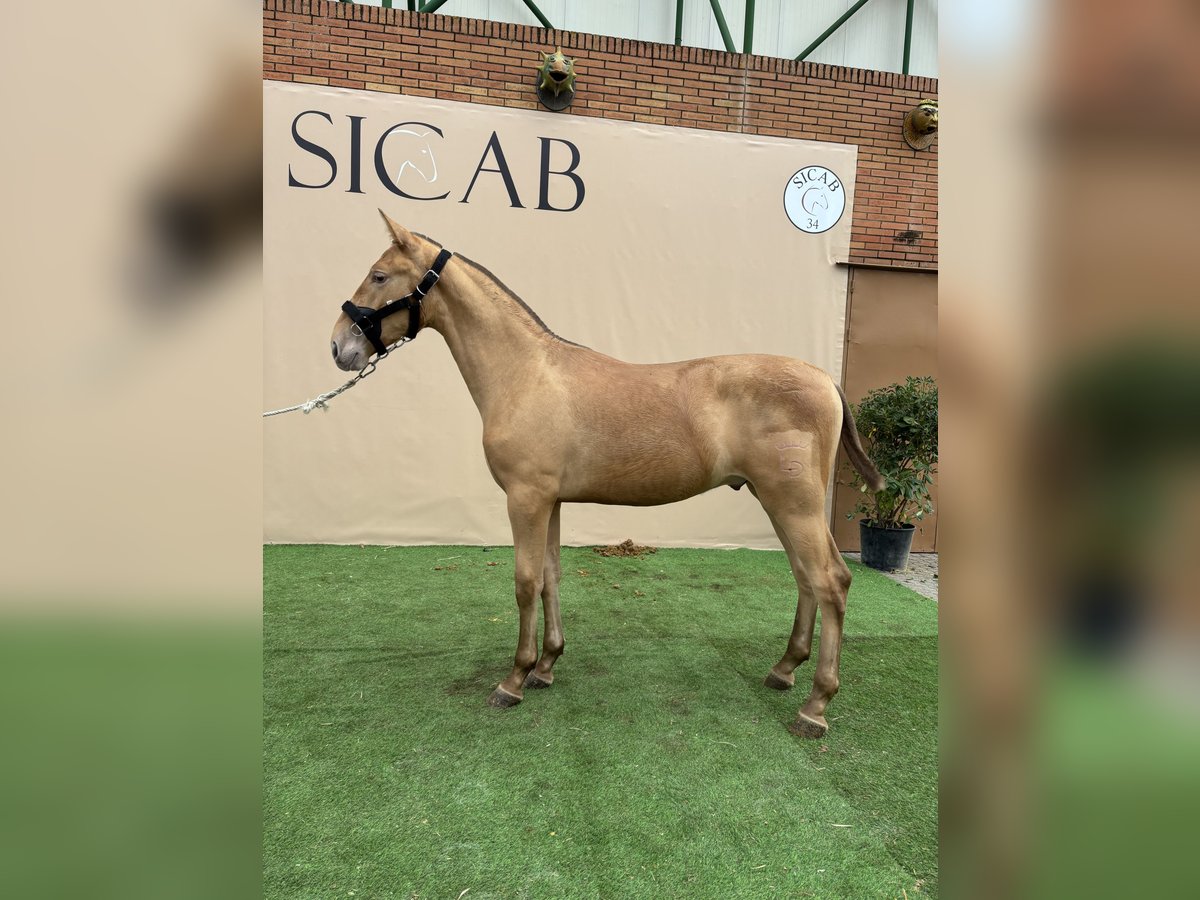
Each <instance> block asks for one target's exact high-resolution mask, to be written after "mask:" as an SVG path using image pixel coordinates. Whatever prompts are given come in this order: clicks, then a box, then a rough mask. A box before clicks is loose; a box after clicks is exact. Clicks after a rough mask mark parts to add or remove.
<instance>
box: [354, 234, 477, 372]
mask: <svg viewBox="0 0 1200 900" xmlns="http://www.w3.org/2000/svg"><path fill="white" fill-rule="evenodd" d="M453 255H454V254H453V253H451V252H450V251H449V250H443V251H442V252H441V253H439V254H438V255H437V259H435V260H434V261H433V265H432V266H431V267H430V269H429V271H428V272H426V273H425V277H424V278H422V279H421V283H420V284H418V285H417V286H416V287H415V288H413V292H412V293H411V294H405V295H404V296H403V297H401V298H399V299H398V300H389V301H388V302H387V303H385V304H384V305H383V306H381V307H380V308H379V309H371V308H370V307H367V306H355V305H354V303H353V302H352V301H350V300H347V301H346V302H345V303H343V304H342V312H344V313H345V314H346V315H347V316H349V317H350V321H351V322H353V323H354V324H353V325H351V326H350V330H351V331H352V332H353V333H354V334H361V335H363V336H365V337H366V339H367V340H368V341H370V342H371V346H372V347H374V348H375V352H376V353H378V354H379V355H380V356H386V355H387V352H388V348H387V345H386V344H384V343H383V320H384V319H386V318H387V317H388V316H390V315H394V314H395V313H398V312H400V310H402V309H407V310H409V311H410V314H409V317H408V333H407V334H406V335H405V336H404V340H406V341H411V340H412V339H413V338H415V337H416V336H417V332H418V331H420V330H421V301H422V300H423V299H424V298H425V295H426V294H428V293H429V292H430V291H432V290H433V286H434V285H435V284H437V283H438V279H439V278H441V277H442V269H443V268H444V267H445V265H446V262H447V261H448V260H449V259H450V257H451V256H453Z"/></svg>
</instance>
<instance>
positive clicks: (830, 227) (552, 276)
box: [220, 82, 857, 547]
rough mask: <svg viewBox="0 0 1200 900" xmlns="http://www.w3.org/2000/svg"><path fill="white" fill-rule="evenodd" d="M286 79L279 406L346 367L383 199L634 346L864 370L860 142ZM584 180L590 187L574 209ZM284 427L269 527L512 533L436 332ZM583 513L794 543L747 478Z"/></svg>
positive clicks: (576, 525)
mask: <svg viewBox="0 0 1200 900" xmlns="http://www.w3.org/2000/svg"><path fill="white" fill-rule="evenodd" d="M580 89H581V90H587V86H586V83H584V84H581V86H580ZM264 92H265V96H264V98H263V99H264V102H263V116H264V129H265V134H264V154H265V157H264V165H265V170H264V188H263V202H264V206H265V209H264V214H265V215H264V235H263V251H264V295H265V311H264V326H265V363H264V365H265V372H264V393H265V397H264V403H265V404H266V405H265V407H264V408H265V409H274V408H277V407H281V406H286V405H290V404H293V403H298V402H300V401H301V400H304V399H307V398H309V397H313V396H315V395H316V394H318V393H321V392H323V391H327V390H330V389H331V388H333V387H335V386H336V385H338V384H341V383H342V381H344V380H345V378H346V376H345V374H344V373H342V372H341V371H339V370H338V369H337V368H335V366H334V364H333V360H332V358H331V356H330V351H329V337H330V332H331V330H332V328H333V323H334V320H335V319H336V317H337V315H338V313H339V307H340V306H341V303H342V301H344V300H346V299H348V298H349V297H350V295H351V294H352V293H353V292H354V290H355V288H356V287H357V285H358V284H359V282H360V281H361V280H362V279H363V278H364V277H365V276H366V274H367V272H368V270H369V267H370V265H371V263H372V262H374V260H375V259H376V258H377V257H378V256H379V255H380V254H381V253H382V252H383V250H384V249H385V248H386V246H387V243H388V239H387V237H386V236H385V232H384V228H383V225H382V223H381V221H380V219H379V216H378V214H377V213H376V211H375V210H376V208H377V207H382V208H383V209H384V211H386V212H387V213H388V214H389V215H390V216H391V217H392V218H394V219H396V220H397V221H399V222H401V223H402V224H404V225H406V226H408V227H409V228H412V229H414V230H416V231H420V232H422V233H424V234H427V235H429V236H430V237H432V238H434V239H436V240H438V241H440V242H441V243H443V244H444V245H445V246H446V247H448V248H449V249H451V250H455V251H459V252H461V253H463V254H464V255H466V256H468V257H470V258H471V259H473V260H475V261H476V262H478V263H479V264H481V265H483V266H486V267H487V268H489V269H491V270H492V271H493V272H494V273H495V274H496V275H497V277H499V278H500V279H501V280H503V281H504V282H505V283H506V284H507V285H508V286H509V288H511V289H512V290H513V291H515V292H516V293H517V294H518V295H519V296H520V297H521V298H522V299H524V300H525V302H526V303H527V304H528V305H529V306H531V307H532V308H533V309H534V310H536V311H537V312H538V313H539V315H540V316H541V317H542V319H543V320H545V322H546V324H547V325H549V326H550V328H551V329H552V330H554V331H555V332H556V333H558V334H560V335H562V336H563V337H566V338H569V339H571V340H573V341H576V342H578V343H581V344H585V345H587V346H589V347H593V348H595V349H596V350H600V351H602V352H604V353H607V354H610V355H612V356H616V357H619V358H621V359H626V360H630V361H634V362H662V361H668V360H676V359H688V358H693V357H698V356H709V355H716V354H723V353H747V352H756V353H779V354H783V355H787V356H794V357H797V358H800V359H804V360H808V361H810V362H812V363H814V364H816V365H818V366H820V367H822V368H823V369H825V370H826V371H828V372H830V373H831V374H833V375H834V376H835V377H838V376H840V373H841V369H842V351H843V338H844V331H845V311H846V272H847V269H846V267H844V266H839V265H837V263H838V262H839V261H844V260H845V259H846V255H847V253H848V248H849V242H850V219H851V210H852V209H853V196H854V193H853V192H854V172H855V165H856V158H857V150H856V148H855V147H853V146H847V145H841V144H826V143H818V142H810V141H793V140H784V139H777V138H766V137H752V136H747V135H741V134H737V135H734V134H728V135H727V134H720V133H716V132H710V131H700V130H692V129H682V128H667V127H661V126H652V125H641V124H633V123H629V122H617V121H610V120H604V119H592V118H582V117H577V116H568V115H557V114H554V113H550V112H542V111H538V112H531V111H526V110H506V109H498V108H495V107H491V106H484V105H473V104H463V103H450V102H443V101H434V100H425V99H421V98H416V97H403V96H395V95H385V94H378V93H372V92H363V91H352V90H341V89H331V88H314V87H308V86H303V85H291V84H282V83H276V82H267V83H266V84H265V85H264ZM355 157H357V160H358V162H357V163H355ZM822 168H823V169H824V170H827V171H826V172H825V173H824V174H823V173H822V171H821V169H822ZM568 171H569V172H570V174H557V173H563V172H568ZM547 172H548V173H549V174H546V173H547ZM798 172H799V173H802V174H801V175H800V176H799V178H798V180H796V181H795V182H793V178H794V176H796V174H797V173H798ZM381 175H382V177H381ZM506 176H507V177H506ZM822 178H823V180H822ZM509 182H511V184H509ZM789 184H790V185H791V187H789ZM321 185H326V186H324V187H322V186H321ZM580 185H582V189H583V197H582V202H581V203H579V205H578V208H576V209H574V210H573V211H558V210H566V209H569V208H570V207H571V206H573V205H575V204H576V202H577V201H578V200H579V199H580V198H579V193H580ZM810 187H813V188H816V190H813V191H809V190H808V189H809V188H810ZM785 189H787V191H790V192H791V193H790V195H789V196H787V197H786V199H787V200H788V203H789V204H790V205H791V210H792V215H791V216H789V214H788V211H787V210H786V209H785ZM398 192H402V193H403V194H404V195H407V196H403V195H402V193H398ZM839 193H840V196H839ZM414 198H422V199H414ZM425 198H441V199H425ZM515 203H519V204H520V206H519V207H517V206H516V205H515ZM839 205H844V211H843V212H841V213H840V215H838V211H839V210H838V208H839ZM539 206H540V207H554V208H552V209H548V208H539ZM793 218H796V219H797V220H798V224H793V221H792V219H793ZM805 228H807V229H810V231H808V232H806V231H805V230H803V229H805ZM820 229H825V230H820ZM817 230H820V233H811V231H817ZM220 362H222V363H224V364H230V363H232V364H236V361H233V360H229V361H225V360H222V361H220ZM263 427H264V429H265V435H264V468H265V472H264V528H265V539H266V540H267V541H272V542H325V543H360V542H362V543H379V544H442V543H460V544H511V542H512V539H511V535H510V533H509V530H508V517H507V514H506V512H505V503H504V495H503V493H502V492H501V491H500V489H499V488H498V487H497V486H496V484H495V483H494V482H493V481H492V479H491V476H490V475H489V474H488V471H487V467H486V465H485V464H484V458H483V448H482V427H481V425H480V420H479V414H478V412H477V411H476V409H475V406H474V404H473V403H472V401H471V397H470V395H469V394H468V393H467V389H466V386H465V385H464V384H463V382H462V379H461V377H460V376H459V373H458V371H457V369H456V368H455V365H454V361H453V360H452V359H451V357H450V353H449V351H448V350H447V348H446V346H445V342H444V341H443V340H442V339H441V337H440V335H438V334H437V333H436V332H433V331H425V332H422V334H421V335H420V337H419V338H418V339H417V340H416V341H415V342H413V343H412V344H410V345H408V346H407V347H405V348H403V349H402V350H401V351H399V352H398V353H395V354H393V355H392V356H391V357H389V358H388V359H387V360H386V361H385V362H384V363H383V364H382V365H381V366H380V367H379V369H378V371H377V372H376V373H375V374H374V375H372V376H371V378H369V379H368V380H367V381H365V382H363V383H362V384H360V385H358V386H357V387H356V388H354V389H353V390H352V391H350V392H349V393H347V394H344V395H342V396H341V397H339V398H338V399H337V400H336V401H334V402H333V404H332V406H331V408H330V409H329V410H328V411H325V412H322V411H316V412H313V413H312V414H310V415H307V416H305V415H302V414H300V413H293V414H290V415H286V416H278V417H274V418H271V419H266V420H264V425H263ZM547 427H553V423H547ZM562 522H563V541H564V543H567V544H590V543H602V542H603V543H610V542H614V541H619V540H622V539H624V538H627V537H630V538H633V539H634V540H635V541H637V542H638V543H652V544H658V545H662V546H704V547H728V546H748V547H778V542H777V541H776V539H775V535H774V533H773V532H772V530H771V526H770V523H769V522H768V521H767V518H766V515H765V514H764V513H763V512H762V510H761V508H760V507H759V505H758V503H757V502H756V501H755V500H754V498H753V497H751V496H750V495H749V492H748V491H738V492H734V491H732V490H730V489H728V488H720V489H718V490H715V491H711V492H709V493H707V494H704V495H702V496H700V497H696V498H693V499H691V500H688V501H686V502H683V503H677V504H673V505H671V506H664V507H657V508H651V509H631V508H625V507H603V506H594V505H570V506H568V507H566V508H565V509H564V510H563V519H562Z"/></svg>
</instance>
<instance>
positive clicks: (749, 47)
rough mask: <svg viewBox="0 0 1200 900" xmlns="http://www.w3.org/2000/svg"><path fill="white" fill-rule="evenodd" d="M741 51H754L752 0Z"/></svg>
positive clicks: (748, 10) (749, 4)
mask: <svg viewBox="0 0 1200 900" xmlns="http://www.w3.org/2000/svg"><path fill="white" fill-rule="evenodd" d="M910 2H911V0H910ZM742 52H743V53H753V52H754V0H746V30H745V32H744V33H743V35H742Z"/></svg>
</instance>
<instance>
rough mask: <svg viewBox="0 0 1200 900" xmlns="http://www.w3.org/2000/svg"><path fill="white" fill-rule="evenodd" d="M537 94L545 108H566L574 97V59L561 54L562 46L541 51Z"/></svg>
mask: <svg viewBox="0 0 1200 900" xmlns="http://www.w3.org/2000/svg"><path fill="white" fill-rule="evenodd" d="M537 77H538V80H537V95H538V100H540V101H541V102H542V106H544V107H546V109H552V110H554V111H556V112H557V111H559V110H563V109H566V108H567V107H568V106H570V105H571V101H572V100H574V99H575V60H573V59H571V58H569V57H567V56H563V52H562V48H561V47H559V48H557V49H556V50H555V51H554V52H553V53H546V52H544V51H543V52H542V64H541V65H540V66H538V76H537Z"/></svg>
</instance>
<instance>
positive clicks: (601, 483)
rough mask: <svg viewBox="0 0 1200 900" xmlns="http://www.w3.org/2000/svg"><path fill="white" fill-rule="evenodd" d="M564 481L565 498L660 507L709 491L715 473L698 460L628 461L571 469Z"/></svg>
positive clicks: (640, 459) (582, 501) (664, 456)
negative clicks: (707, 469) (706, 469)
mask: <svg viewBox="0 0 1200 900" xmlns="http://www.w3.org/2000/svg"><path fill="white" fill-rule="evenodd" d="M564 476H565V477H564V478H563V480H562V492H561V499H563V500H566V501H570V502H576V503H607V504H612V505H617V506H659V505H661V504H663V503H675V502H678V501H679V500H686V499H687V498H688V497H694V496H696V495H697V494H700V493H703V492H704V491H707V490H709V489H710V488H712V487H714V486H715V485H714V484H712V483H711V482H712V474H711V473H710V472H708V471H705V470H704V468H703V467H702V466H701V465H700V464H699V463H698V462H697V461H696V460H694V459H683V460H681V459H678V458H676V459H672V458H671V457H670V455H669V454H664V455H662V456H657V457H642V458H634V459H630V458H625V459H614V460H610V461H606V462H604V463H603V464H600V465H586V464H581V465H578V466H571V465H569V464H568V467H567V471H566V472H565V473H564Z"/></svg>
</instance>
